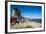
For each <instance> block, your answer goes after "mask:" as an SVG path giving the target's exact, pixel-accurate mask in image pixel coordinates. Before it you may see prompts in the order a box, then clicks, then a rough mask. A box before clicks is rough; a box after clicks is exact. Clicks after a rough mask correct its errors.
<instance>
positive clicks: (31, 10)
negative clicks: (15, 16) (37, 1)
mask: <svg viewBox="0 0 46 34" xmlns="http://www.w3.org/2000/svg"><path fill="white" fill-rule="evenodd" d="M16 7H17V8H18V9H19V10H20V11H21V15H22V16H24V17H29V18H32V19H40V18H42V7H41V6H25V5H11V6H10V14H12V13H13V10H14V8H16Z"/></svg>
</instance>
